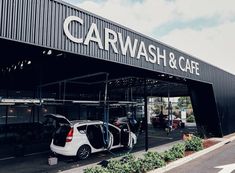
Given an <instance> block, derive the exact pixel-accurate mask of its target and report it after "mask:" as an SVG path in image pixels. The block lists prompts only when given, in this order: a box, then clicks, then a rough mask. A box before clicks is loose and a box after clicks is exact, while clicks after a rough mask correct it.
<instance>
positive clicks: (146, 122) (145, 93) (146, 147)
mask: <svg viewBox="0 0 235 173" xmlns="http://www.w3.org/2000/svg"><path fill="white" fill-rule="evenodd" d="M147 101H148V100H147V88H146V79H144V115H145V118H144V119H145V122H144V123H145V151H148V149H149V144H148V110H147V108H148V107H147V106H148V103H147Z"/></svg>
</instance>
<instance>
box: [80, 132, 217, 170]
mask: <svg viewBox="0 0 235 173" xmlns="http://www.w3.org/2000/svg"><path fill="white" fill-rule="evenodd" d="M216 143H218V142H217V141H214V140H210V139H206V140H202V139H201V138H199V137H197V136H194V135H192V136H190V138H188V139H186V140H185V141H184V143H179V144H175V145H174V146H173V147H172V148H170V149H169V150H166V151H164V152H163V153H158V152H147V153H145V154H144V155H143V157H141V158H136V157H135V156H133V155H132V154H128V155H126V156H124V157H123V158H121V159H119V160H113V159H111V160H110V161H108V164H107V165H106V166H105V167H101V166H96V167H92V168H87V169H85V170H84V173H146V172H148V171H151V170H154V169H157V168H161V167H163V166H165V165H167V164H169V163H170V162H172V161H175V160H177V159H180V158H183V157H185V156H188V155H190V154H192V153H194V152H197V151H200V150H202V149H204V148H208V147H210V146H212V145H215V144H216Z"/></svg>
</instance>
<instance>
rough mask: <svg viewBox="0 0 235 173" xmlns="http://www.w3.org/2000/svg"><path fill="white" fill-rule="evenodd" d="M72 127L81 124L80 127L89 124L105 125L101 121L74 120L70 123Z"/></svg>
mask: <svg viewBox="0 0 235 173" xmlns="http://www.w3.org/2000/svg"><path fill="white" fill-rule="evenodd" d="M70 122H71V124H72V125H75V124H79V125H88V124H103V122H102V121H99V120H73V121H70Z"/></svg>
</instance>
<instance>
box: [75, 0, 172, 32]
mask: <svg viewBox="0 0 235 173" xmlns="http://www.w3.org/2000/svg"><path fill="white" fill-rule="evenodd" d="M77 6H79V7H81V8H83V9H86V10H88V11H91V12H93V13H96V14H98V15H100V16H103V17H105V18H107V19H110V20H112V21H115V22H117V23H120V24H122V25H124V26H127V27H129V28H132V29H134V30H137V31H139V32H142V33H145V34H147V35H151V33H152V32H153V30H154V28H156V27H157V26H160V25H162V24H164V23H166V22H168V21H169V20H171V19H172V18H174V15H173V14H172V13H170V11H172V10H173V8H174V7H173V6H172V3H171V2H169V1H165V0H158V1H156V0H145V1H144V2H143V3H141V2H139V1H136V2H134V3H131V2H129V1H126V0H107V1H105V2H102V3H97V2H93V1H84V2H82V3H79V4H77Z"/></svg>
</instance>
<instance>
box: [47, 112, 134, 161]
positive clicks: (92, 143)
mask: <svg viewBox="0 0 235 173" xmlns="http://www.w3.org/2000/svg"><path fill="white" fill-rule="evenodd" d="M45 117H47V118H53V119H54V120H55V121H56V126H57V127H56V131H55V133H54V135H53V138H52V142H51V145H50V148H51V150H52V151H53V152H55V153H57V154H60V155H65V156H77V157H78V159H80V160H83V159H86V158H88V157H89V156H90V154H91V153H95V152H99V151H104V150H109V149H110V150H111V149H114V148H119V147H133V145H134V144H136V142H137V137H136V135H135V134H134V133H132V132H131V131H130V128H129V126H128V125H127V124H124V125H123V128H118V127H115V126H114V125H112V124H105V123H104V122H102V121H91V120H75V121H69V120H68V119H67V118H65V117H64V116H62V115H58V114H47V115H45ZM107 126H108V134H107V133H106V132H107V130H105V129H106V128H107ZM105 139H106V140H105Z"/></svg>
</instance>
